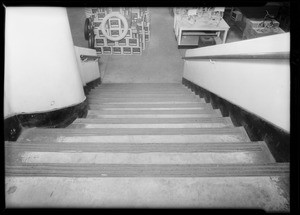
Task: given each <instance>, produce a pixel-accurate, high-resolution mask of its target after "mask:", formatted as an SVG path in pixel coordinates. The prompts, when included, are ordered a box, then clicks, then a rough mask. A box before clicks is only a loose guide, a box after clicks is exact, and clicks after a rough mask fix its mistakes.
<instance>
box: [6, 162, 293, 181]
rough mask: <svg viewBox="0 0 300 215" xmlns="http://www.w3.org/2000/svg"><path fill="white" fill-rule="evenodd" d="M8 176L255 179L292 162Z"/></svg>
mask: <svg viewBox="0 0 300 215" xmlns="http://www.w3.org/2000/svg"><path fill="white" fill-rule="evenodd" d="M5 174H6V176H8V177H10V176H22V177H29V176H31V177H85V178H86V177H246V176H248V177H251V176H259V177H262V176H287V175H288V174H289V163H269V164H93V165H91V164H84V163H78V164H74V163H67V164H63V163H26V164H24V165H13V166H10V165H6V166H5Z"/></svg>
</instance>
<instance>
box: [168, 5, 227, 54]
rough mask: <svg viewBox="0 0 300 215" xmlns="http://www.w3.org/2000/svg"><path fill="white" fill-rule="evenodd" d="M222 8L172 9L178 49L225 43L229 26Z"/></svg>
mask: <svg viewBox="0 0 300 215" xmlns="http://www.w3.org/2000/svg"><path fill="white" fill-rule="evenodd" d="M224 10H225V8H224V7H214V8H208V7H203V8H174V26H173V27H174V32H175V36H176V39H177V44H178V48H196V47H199V46H207V45H214V44H220V43H225V41H226V37H227V33H228V30H229V28H230V27H229V25H228V24H227V23H226V22H225V21H224V19H223V13H224Z"/></svg>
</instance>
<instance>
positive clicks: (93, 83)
mask: <svg viewBox="0 0 300 215" xmlns="http://www.w3.org/2000/svg"><path fill="white" fill-rule="evenodd" d="M101 83H102V81H101V78H97V79H95V80H94V81H91V82H89V83H87V84H86V85H85V86H84V87H83V90H84V93H85V95H88V94H89V92H90V91H91V89H94V88H95V87H96V86H98V85H100V84H101Z"/></svg>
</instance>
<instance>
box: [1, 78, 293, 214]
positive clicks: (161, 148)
mask: <svg viewBox="0 0 300 215" xmlns="http://www.w3.org/2000/svg"><path fill="white" fill-rule="evenodd" d="M87 97H88V102H89V111H88V115H87V117H86V118H78V119H76V120H75V121H74V122H73V123H72V124H71V125H70V126H69V127H67V128H61V129H47V128H31V129H27V130H25V131H24V132H22V134H21V136H20V137H19V139H18V141H16V142H6V143H5V153H6V168H5V170H6V182H5V183H6V188H5V189H6V203H7V207H49V206H50V207H168V208H169V207H193V208H195V207H199V208H255V209H263V210H266V211H289V210H290V205H289V204H290V203H289V192H288V188H286V187H285V186H284V184H285V183H284V182H286V181H288V180H289V163H276V162H275V160H274V158H273V156H272V154H271V153H270V151H269V149H268V147H267V146H266V144H265V142H263V141H258V142H251V141H250V139H249V137H248V135H247V133H246V131H245V130H244V128H243V127H234V125H233V124H232V122H231V120H230V118H229V117H222V114H221V112H220V111H219V110H218V109H213V108H212V106H211V105H210V104H209V103H206V102H205V101H204V99H201V98H199V97H198V96H196V95H195V94H194V93H192V92H191V91H190V90H189V89H188V88H186V87H185V86H183V85H182V84H175V83H174V84H170V83H169V84H144V83H143V84H102V85H100V86H98V87H96V88H95V89H93V90H92V91H91V92H90V94H89V95H88V96H87Z"/></svg>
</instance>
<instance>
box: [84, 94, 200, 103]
mask: <svg viewBox="0 0 300 215" xmlns="http://www.w3.org/2000/svg"><path fill="white" fill-rule="evenodd" d="M88 99H89V100H90V99H92V100H97V101H100V102H116V103H117V102H162V101H163V102H179V101H181V102H200V101H202V100H201V99H200V98H196V97H194V98H187V97H173V98H170V97H165V98H164V97H162V98H145V97H141V98H124V97H121V98H101V97H89V96H88Z"/></svg>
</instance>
